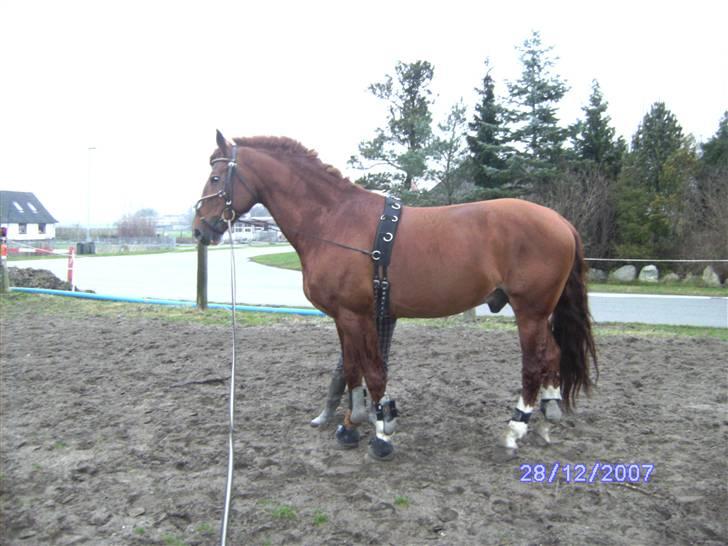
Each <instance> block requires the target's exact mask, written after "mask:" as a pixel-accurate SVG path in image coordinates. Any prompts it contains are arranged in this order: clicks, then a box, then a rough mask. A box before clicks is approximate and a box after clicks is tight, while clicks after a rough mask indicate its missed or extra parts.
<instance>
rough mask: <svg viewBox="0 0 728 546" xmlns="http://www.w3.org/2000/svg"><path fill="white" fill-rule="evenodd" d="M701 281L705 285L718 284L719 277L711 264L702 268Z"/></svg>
mask: <svg viewBox="0 0 728 546" xmlns="http://www.w3.org/2000/svg"><path fill="white" fill-rule="evenodd" d="M703 283H704V284H705V286H720V277H718V274H717V273H716V272H715V269H713V266H711V265H709V266H707V267H706V268H705V269H703Z"/></svg>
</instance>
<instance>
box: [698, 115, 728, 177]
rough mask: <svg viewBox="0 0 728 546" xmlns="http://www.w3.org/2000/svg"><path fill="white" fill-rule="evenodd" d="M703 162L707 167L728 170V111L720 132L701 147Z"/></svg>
mask: <svg viewBox="0 0 728 546" xmlns="http://www.w3.org/2000/svg"><path fill="white" fill-rule="evenodd" d="M701 150H702V156H701V162H702V163H703V165H704V166H705V167H712V168H728V111H726V112H725V113H723V118H722V119H721V120H720V124H719V125H718V131H717V132H716V133H715V135H713V137H712V138H711V139H710V140H708V142H706V143H705V144H703V145H702V146H701Z"/></svg>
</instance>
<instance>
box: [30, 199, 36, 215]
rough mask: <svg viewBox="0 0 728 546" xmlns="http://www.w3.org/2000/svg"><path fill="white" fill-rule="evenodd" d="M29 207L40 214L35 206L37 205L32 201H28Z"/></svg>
mask: <svg viewBox="0 0 728 546" xmlns="http://www.w3.org/2000/svg"><path fill="white" fill-rule="evenodd" d="M28 208H29V209H30V210H32V211H33V213H34V214H38V209H37V208H35V205H33V203H31V202H30V201H28Z"/></svg>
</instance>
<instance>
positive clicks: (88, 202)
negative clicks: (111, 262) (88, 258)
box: [86, 146, 96, 243]
mask: <svg viewBox="0 0 728 546" xmlns="http://www.w3.org/2000/svg"><path fill="white" fill-rule="evenodd" d="M94 150H96V147H95V146H89V147H88V186H87V188H86V190H87V191H86V242H87V243H89V242H91V158H92V157H93V151H94Z"/></svg>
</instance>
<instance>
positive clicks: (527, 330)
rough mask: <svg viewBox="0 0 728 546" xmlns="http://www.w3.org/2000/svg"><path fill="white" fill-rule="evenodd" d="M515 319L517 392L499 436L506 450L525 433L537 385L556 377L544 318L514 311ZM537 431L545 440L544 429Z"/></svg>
mask: <svg viewBox="0 0 728 546" xmlns="http://www.w3.org/2000/svg"><path fill="white" fill-rule="evenodd" d="M516 322H517V324H518V336H519V339H520V342H521V352H522V368H521V395H520V396H519V397H518V403H517V405H516V408H515V409H514V411H513V415H512V417H511V419H510V421H509V422H508V427H507V428H506V432H505V434H504V436H503V445H504V446H505V447H506V448H508V449H517V448H518V440H520V439H521V438H523V437H524V436H525V435H526V432H528V422H529V420H530V419H531V415H532V414H533V411H534V409H535V407H536V402H537V400H538V394H539V389H540V388H541V385H551V384H552V382H553V381H557V380H558V375H556V378H552V376H553V374H554V363H555V366H556V370H558V361H559V350H558V347H557V346H556V342H555V341H554V339H553V336H552V335H551V331H550V330H549V322H548V317H547V316H544V315H542V314H539V315H531V314H528V313H524V312H521V313H519V312H516ZM557 374H558V372H557ZM549 392H550V391H549ZM539 432H540V433H542V432H543V434H541V435H542V436H544V438H545V439H546V440H548V431H547V430H546V431H543V430H542V431H539Z"/></svg>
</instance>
